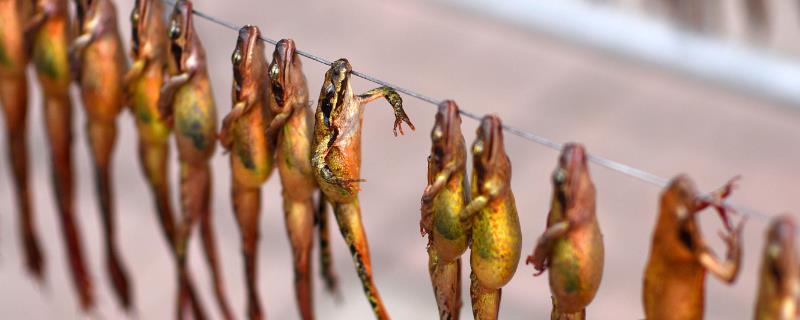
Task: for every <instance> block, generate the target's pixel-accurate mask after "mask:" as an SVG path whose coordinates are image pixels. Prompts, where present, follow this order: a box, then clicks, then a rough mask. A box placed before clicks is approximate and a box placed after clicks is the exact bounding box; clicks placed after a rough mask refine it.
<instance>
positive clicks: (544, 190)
mask: <svg viewBox="0 0 800 320" xmlns="http://www.w3.org/2000/svg"><path fill="white" fill-rule="evenodd" d="M117 2H118V8H119V10H120V14H119V15H120V20H121V23H120V25H121V27H122V30H123V34H124V37H125V38H126V39H127V38H128V33H129V23H128V19H127V17H128V13H129V12H130V9H131V7H132V1H117ZM196 8H198V9H201V10H204V11H206V12H209V13H213V14H214V15H216V16H219V17H222V18H224V19H227V20H230V21H236V22H237V23H239V24H244V23H253V24H257V25H259V26H260V27H261V28H262V30H263V32H264V33H265V34H266V35H268V36H270V37H274V38H279V37H291V38H294V39H295V41H296V42H297V45H298V47H299V48H300V49H303V50H308V51H311V52H315V53H317V54H319V55H320V56H323V57H327V58H329V59H335V58H338V57H347V58H348V59H350V61H351V63H352V64H353V66H354V68H355V69H357V70H359V71H363V72H367V73H370V74H373V75H376V76H378V77H380V78H383V79H387V80H390V81H392V82H394V83H396V84H398V85H401V86H404V87H408V88H412V89H415V90H419V91H421V92H423V93H425V94H428V95H431V96H434V97H437V98H442V99H443V98H453V99H455V100H457V101H458V102H460V105H461V106H462V107H463V108H465V109H468V110H471V111H474V112H478V113H490V112H494V113H498V114H499V115H501V116H502V117H503V118H504V119H505V120H506V123H508V124H510V125H514V126H517V127H520V128H524V129H526V130H530V131H533V132H536V133H538V134H541V135H543V136H546V137H549V138H552V139H555V140H557V141H562V142H565V141H580V142H582V143H584V144H586V145H587V148H588V150H589V151H590V152H594V153H596V154H598V155H602V156H606V157H608V158H611V159H615V160H618V161H621V162H624V163H628V164H632V165H635V166H638V167H640V168H642V169H645V170H648V171H651V172H654V173H656V174H659V175H661V176H667V177H669V176H673V175H675V174H677V173H681V172H685V173H688V174H690V175H691V176H692V177H693V178H694V179H695V180H696V181H697V183H698V185H699V186H700V187H701V188H703V189H704V190H710V189H712V188H716V187H717V186H719V185H721V184H722V183H724V182H725V181H726V180H727V179H728V178H730V177H731V176H733V175H736V174H742V175H743V177H744V180H743V181H742V184H741V188H740V189H739V190H738V191H737V192H736V193H735V195H734V196H733V201H734V202H737V203H741V204H746V205H748V206H750V207H755V208H759V209H761V210H762V212H765V213H768V214H771V215H772V214H775V213H778V212H781V211H786V210H794V211H795V214H797V212H798V207H800V205H799V203H798V191H799V190H800V188H799V187H798V186H797V181H799V180H800V169H798V168H799V167H798V164H799V163H800V147H798V143H800V142H798V141H800V125H798V122H799V121H800V111H798V110H800V109H797V108H795V107H793V106H786V105H774V104H772V103H770V102H768V101H763V100H759V99H757V98H751V97H749V96H746V95H744V94H742V93H737V92H731V91H728V90H725V89H722V88H718V87H716V86H714V85H711V84H708V83H703V82H699V81H697V80H694V79H687V78H685V77H682V76H679V75H675V74H672V73H670V72H665V71H663V70H659V69H655V68H653V67H650V66H646V65H641V64H637V63H631V62H628V61H623V60H620V59H617V58H615V57H613V56H608V55H604V54H599V53H595V52H591V51H587V50H585V49H583V48H579V47H574V46H572V45H570V44H567V43H563V42H561V41H558V40H554V39H551V38H548V37H545V36H542V35H539V34H536V33H530V32H527V31H524V30H520V29H516V28H514V27H510V26H506V25H504V24H503V23H501V22H497V21H493V20H489V19H486V18H482V17H480V16H475V15H471V14H465V13H462V12H459V11H454V10H452V9H448V8H445V7H440V6H437V5H434V4H431V3H429V2H426V1H419V0H415V1H367V0H339V1H335V2H333V1H325V2H318V1H306V0H303V1H281V2H277V1H270V2H264V1H255V0H236V1H211V0H198V1H196ZM196 27H197V28H198V32H199V33H200V34H201V35H202V38H203V41H204V43H205V46H206V48H207V50H208V58H209V63H210V73H211V75H212V78H213V79H212V83H213V85H214V89H215V94H216V98H217V102H218V110H219V114H220V118H221V117H222V116H223V115H224V114H225V113H226V112H227V110H229V108H230V102H229V101H230V98H229V92H230V91H229V90H230V89H229V86H230V81H231V71H230V70H231V68H230V62H229V61H230V60H229V57H230V53H231V51H232V49H233V46H234V44H235V37H236V33H235V32H232V31H229V30H226V29H223V28H221V27H218V26H215V25H212V24H210V23H208V22H206V21H203V20H199V19H198V21H197V23H196ZM126 43H127V42H126ZM304 62H305V70H306V74H307V76H308V79H309V85H310V90H311V92H312V96H313V97H314V98H316V93H317V92H318V90H319V87H320V85H321V79H322V74H323V73H324V71H325V68H324V67H323V66H322V65H320V64H317V63H314V62H311V61H308V60H307V59H306V60H304ZM354 87H355V88H356V90H357V91H365V90H368V89H370V88H372V87H374V85H373V84H371V83H368V82H366V81H363V80H360V79H356V80H354ZM38 94H39V92H38V90H33V93H32V96H33V98H32V101H31V106H32V107H31V113H30V119H29V124H30V137H29V144H30V146H31V159H32V160H31V161H32V165H31V171H32V179H33V185H34V187H35V189H34V193H35V195H34V198H35V209H36V214H37V219H38V223H39V229H40V232H41V235H42V237H43V240H44V249H45V250H46V253H47V259H48V260H47V264H48V265H47V282H46V284H44V285H37V284H36V283H34V282H32V281H31V280H30V279H29V278H28V277H27V276H26V275H25V273H24V271H23V270H22V268H21V260H20V251H19V243H18V242H17V232H16V230H15V225H16V216H15V205H14V202H13V198H12V195H11V183H10V181H9V179H8V164H7V161H6V158H5V157H3V158H2V160H0V167H2V168H0V177H2V178H0V180H1V181H2V183H0V315H2V316H1V317H2V318H5V319H20V318H24V319H52V318H64V319H73V318H79V317H80V313H79V312H78V308H77V306H76V301H75V299H74V295H73V291H72V287H71V282H69V280H68V277H67V274H66V270H67V269H66V265H65V259H64V253H63V250H62V248H63V247H62V244H61V240H60V239H61V235H60V232H59V230H58V228H57V225H56V213H55V208H54V203H53V197H52V191H51V188H50V187H49V184H50V179H49V178H50V176H49V175H50V171H49V168H48V165H47V163H48V160H47V159H48V152H47V148H46V144H45V141H44V138H43V134H42V133H43V128H42V126H41V123H42V120H41V112H40V111H41V106H40V100H39V98H38ZM75 96H76V97H77V95H75ZM404 98H406V97H404ZM75 110H76V115H77V117H76V120H75V132H76V139H75V151H74V154H75V163H76V170H77V171H78V175H77V176H78V177H79V179H78V188H77V195H78V199H77V200H78V201H77V204H78V209H79V210H78V213H79V215H80V226H81V229H82V231H83V242H84V244H85V247H86V249H87V251H88V256H89V257H90V258H91V270H92V274H93V276H94V279H95V286H96V288H97V292H98V294H99V299H98V300H99V304H100V307H99V312H98V314H99V315H102V316H103V317H104V318H106V319H117V318H121V317H123V316H124V314H122V313H120V311H119V309H118V308H117V306H116V303H115V301H114V300H113V298H112V296H111V295H110V290H109V284H108V282H107V281H106V276H105V274H102V273H101V271H102V268H101V266H102V264H101V261H102V260H101V259H102V256H101V252H102V251H101V236H100V234H99V223H98V212H97V209H96V208H97V207H96V203H95V200H94V192H93V189H92V184H91V180H90V177H91V173H90V172H91V171H90V170H91V168H90V161H89V159H88V157H87V156H88V152H87V149H86V146H85V136H84V134H83V131H82V129H81V128H82V126H83V119H84V117H83V112H82V111H79V110H81V109H80V104H79V103H77V99H76V109H75ZM406 110H407V111H408V113H409V116H410V117H411V119H412V120H413V121H414V124H415V125H416V126H417V128H418V129H417V131H416V132H414V133H412V134H410V135H407V136H404V137H399V138H393V137H392V134H391V125H392V116H391V112H390V111H389V108H388V106H387V105H386V104H385V103H383V102H379V103H374V104H372V105H370V106H369V107H367V111H366V120H365V134H364V141H363V143H364V156H363V177H364V178H366V179H368V180H369V182H368V183H365V184H364V185H363V188H364V190H363V192H362V196H361V199H362V208H363V217H364V221H365V224H366V229H367V233H368V235H369V240H370V243H369V244H370V247H371V249H372V257H373V267H374V271H375V278H376V281H377V283H378V286H379V288H380V290H381V293H382V295H383V298H384V300H385V302H386V305H387V307H388V309H389V311H390V313H391V314H392V315H393V317H394V318H396V319H430V318H435V317H436V311H435V310H436V307H435V303H434V300H433V295H432V292H431V289H430V285H429V281H428V275H427V267H426V264H427V256H426V253H425V240H424V239H423V238H421V237H420V236H419V232H418V219H419V211H418V206H419V196H420V194H421V192H422V189H423V188H424V186H425V172H426V171H425V159H426V157H427V154H428V152H429V147H430V146H429V135H428V134H429V130H430V128H431V125H432V121H433V114H434V109H433V108H432V106H431V105H429V104H426V103H423V102H420V101H417V100H414V99H412V98H406ZM132 121H133V120H132V118H131V115H130V114H129V113H127V112H126V113H124V114H122V115H121V117H120V120H119V123H120V125H121V128H122V129H121V131H120V132H121V133H120V139H119V144H118V147H117V152H116V157H115V167H114V169H115V171H114V177H115V179H116V180H115V187H116V200H117V203H116V205H117V211H118V216H119V221H118V227H119V229H120V234H119V236H120V245H121V249H122V251H123V252H124V260H125V261H126V262H127V264H128V265H129V267H130V268H131V271H132V277H133V279H134V285H135V287H134V289H135V293H136V303H137V312H136V314H135V315H136V316H138V317H139V318H142V319H166V318H170V317H171V316H172V312H173V296H174V293H175V287H174V283H175V279H174V276H173V264H172V261H171V259H170V258H169V255H168V254H167V249H166V246H165V243H164V241H163V239H162V237H161V234H160V233H159V231H158V229H157V225H156V223H157V222H156V218H155V213H154V212H153V207H152V204H151V197H150V194H149V191H148V190H147V189H146V188H145V184H144V181H143V177H142V175H141V174H140V169H139V165H138V163H137V160H136V155H135V150H136V148H135V141H136V138H135V132H134V130H133V126H132ZM475 127H476V123H475V122H474V121H472V120H469V119H465V120H464V125H463V130H464V132H465V135H466V139H467V140H468V141H470V142H471V141H472V140H473V138H474V130H475ZM506 148H507V150H508V153H509V156H510V157H511V160H512V162H513V165H514V176H513V181H512V187H513V190H514V192H515V194H516V197H517V207H518V208H519V214H520V220H521V223H522V229H523V235H524V238H523V257H524V255H526V254H528V253H529V252H530V250H531V249H532V246H533V243H534V241H535V240H536V238H537V237H538V235H539V234H540V233H541V231H542V230H543V229H544V222H545V216H546V213H547V210H548V206H549V203H548V201H549V197H550V186H549V182H548V181H549V175H550V172H551V170H552V169H553V167H554V166H555V163H556V159H557V158H556V157H557V154H556V153H554V152H553V151H551V150H549V149H545V148H543V147H540V146H538V145H534V144H532V143H530V142H528V141H524V140H522V139H519V138H517V137H513V136H510V135H507V136H506ZM174 168H175V166H173V169H174ZM214 170H215V185H214V201H213V205H214V214H215V220H216V227H217V236H218V239H219V244H218V245H219V247H220V249H221V254H222V262H223V269H224V271H225V279H226V283H227V292H228V294H229V296H230V299H231V302H232V304H233V307H234V308H235V311H236V313H237V316H239V317H241V316H243V315H244V287H243V274H242V266H241V259H240V255H239V237H238V230H237V227H236V225H235V223H234V220H233V215H232V212H231V204H230V200H229V196H228V194H229V188H230V184H229V170H228V164H227V159H226V157H225V156H223V155H222V153H221V151H219V150H218V152H217V156H216V157H215V158H214ZM173 172H174V170H173ZM592 173H593V178H594V181H595V184H596V185H597V188H598V215H599V217H600V222H601V224H602V227H603V230H604V234H605V239H606V240H605V241H606V253H607V257H606V266H605V268H606V272H605V275H604V281H603V284H602V286H601V288H600V291H599V293H598V295H597V298H596V299H595V301H594V303H593V304H592V305H591V306H590V307H589V310H588V311H589V318H590V319H640V318H642V317H643V315H642V311H641V306H640V305H641V303H640V290H641V282H642V281H641V277H642V275H641V273H642V270H643V267H644V264H645V261H646V257H647V253H648V247H649V240H650V239H649V237H650V231H651V229H652V227H653V223H654V219H655V218H654V217H655V214H656V209H657V199H658V194H659V190H658V189H657V188H655V187H652V186H649V185H645V184H643V183H641V182H639V181H637V180H634V179H632V178H629V177H626V176H622V175H620V174H618V173H614V172H610V171H609V170H606V169H604V168H599V167H595V166H593V167H592ZM174 177H175V174H174V173H173V180H175V179H174ZM263 190H264V191H263V194H264V208H263V210H262V211H263V218H262V223H261V224H262V232H263V237H262V242H261V247H260V254H261V256H260V275H261V278H260V284H259V285H260V289H261V293H262V295H263V303H264V307H265V309H266V311H267V314H268V316H269V317H271V318H272V319H295V318H297V311H296V307H295V304H294V300H293V289H292V276H291V256H290V251H289V246H288V242H287V240H286V235H285V231H284V230H283V217H282V210H281V208H280V186H279V180H278V178H277V174H276V175H274V176H273V177H272V178H271V179H270V181H269V182H268V183H267V184H266V186H265V188H264V189H263ZM703 217H704V218H703V228H704V231H705V234H707V235H708V236H709V239H710V240H711V243H712V245H714V247H715V248H716V249H717V250H718V251H722V250H723V248H722V247H721V242H720V241H718V239H716V237H714V234H715V233H716V232H715V231H716V229H718V228H719V227H720V225H719V223H718V222H717V219H716V218H715V215H714V214H712V213H710V212H709V213H708V214H704V215H703ZM764 226H765V223H764V222H763V221H759V220H755V219H753V220H752V221H750V222H749V224H748V226H747V228H746V231H745V234H746V247H745V261H746V263H745V266H744V269H743V270H742V273H741V277H740V279H739V281H738V282H737V283H736V284H735V285H734V286H732V287H727V286H723V285H721V284H720V283H719V282H717V281H716V280H714V279H709V281H708V299H707V310H708V312H707V315H708V317H707V318H708V319H743V318H748V317H750V314H751V312H752V305H753V301H754V294H755V290H756V282H757V279H756V273H757V268H758V267H757V266H758V261H759V256H760V251H761V246H762V244H763V241H762V238H763V230H764ZM196 238H197V237H196V236H195V240H196ZM333 244H334V251H335V260H336V268H337V270H338V272H339V274H340V278H341V284H342V290H343V293H344V299H343V301H342V302H341V303H335V302H334V300H333V299H332V298H331V297H329V296H327V295H326V294H325V293H324V292H322V291H321V290H317V292H316V293H315V299H316V312H317V315H318V318H320V319H369V318H370V317H371V313H370V309H369V307H368V304H367V302H366V300H365V298H364V296H363V294H362V293H361V286H360V284H359V283H358V279H357V277H356V276H355V272H354V271H353V267H352V263H351V260H350V258H349V254H348V252H347V248H346V246H345V245H344V243H343V241H342V240H341V237H340V236H339V235H338V233H336V232H334V233H333ZM192 254H193V255H192V257H191V264H192V266H193V267H194V269H195V273H196V279H197V283H198V286H199V287H200V289H201V290H202V292H203V300H204V301H205V303H206V305H207V308H206V309H207V311H209V313H211V314H212V315H214V316H217V315H218V313H217V309H216V307H215V305H214V304H212V300H211V295H210V288H209V286H208V284H209V283H208V281H207V279H208V278H207V277H206V268H205V265H204V263H203V260H201V256H200V255H199V243H197V242H195V243H193V245H192ZM317 270H318V268H317V267H316V266H315V273H316V271H317ZM467 270H468V269H465V273H466V272H467ZM532 272H533V269H532V267H530V266H525V265H524V264H521V265H520V267H519V269H518V270H517V274H516V277H515V278H514V279H513V280H512V281H511V282H510V283H509V284H508V285H507V286H506V288H505V290H504V294H503V303H502V311H501V318H502V319H543V318H546V316H547V314H548V313H549V310H550V300H549V296H548V288H547V280H546V279H547V278H546V277H544V276H543V277H539V278H534V277H532V276H531V274H532ZM465 280H466V279H465ZM464 284H465V287H466V284H467V281H465V282H464ZM315 285H316V288H317V289H319V288H321V287H320V286H321V283H320V282H319V281H318V280H317V282H316V284H315ZM464 301H465V305H464V307H463V309H462V315H463V318H464V319H471V312H470V306H469V302H468V301H469V300H468V296H467V294H466V292H464ZM215 318H216V317H215Z"/></svg>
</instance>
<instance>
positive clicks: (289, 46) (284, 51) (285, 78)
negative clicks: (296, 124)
mask: <svg viewBox="0 0 800 320" xmlns="http://www.w3.org/2000/svg"><path fill="white" fill-rule="evenodd" d="M294 53H295V46H294V41H292V40H291V39H282V40H280V41H278V44H276V45H275V56H274V57H273V59H274V60H275V61H277V64H278V68H279V70H280V71H279V73H278V74H279V76H280V78H278V79H275V80H274V81H272V92H273V95H274V96H275V101H276V102H277V103H278V105H279V106H283V105H284V104H285V103H286V100H288V98H289V92H288V91H287V90H285V89H286V86H288V85H289V84H290V83H291V74H290V73H291V71H292V65H293V64H294Z"/></svg>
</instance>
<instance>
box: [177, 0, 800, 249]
mask: <svg viewBox="0 0 800 320" xmlns="http://www.w3.org/2000/svg"><path fill="white" fill-rule="evenodd" d="M162 1H163V2H165V3H167V4H170V5H173V6H174V5H175V1H174V0H162ZM192 11H193V13H194V15H196V16H198V17H201V18H203V19H205V20H208V21H209V22H211V23H214V24H217V25H219V26H222V27H225V28H228V29H230V30H233V31H236V32H238V31H239V29H240V28H241V27H240V26H238V25H236V24H234V23H231V22H227V21H225V20H222V19H219V18H216V17H214V16H211V15H208V14H206V13H204V12H202V11H199V10H197V9H194V8H193V9H192ZM260 40H261V41H264V42H266V43H269V44H272V45H275V44H277V43H278V42H277V41H275V40H274V39H271V38H269V37H266V36H263V35H262V36H261V37H260ZM296 52H297V54H299V55H301V56H303V57H306V58H308V59H311V60H314V61H316V62H319V63H321V64H324V65H327V66H330V65H331V63H332V62H331V61H330V60H328V59H325V58H323V57H320V56H317V55H315V54H312V53H310V52H307V51H302V50H296ZM351 73H352V74H353V75H354V76H357V77H359V78H361V79H364V80H367V81H369V82H373V83H375V84H379V85H382V86H387V87H390V88H392V89H394V90H395V91H397V92H401V93H404V94H406V95H408V96H410V97H414V98H416V99H419V100H422V101H425V102H427V103H430V104H432V105H438V104H439V103H440V102H441V101H442V100H439V99H435V98H432V97H429V96H426V95H424V94H421V93H418V92H415V91H412V90H409V89H406V88H403V87H400V86H398V85H395V84H392V83H389V82H387V81H384V80H381V79H378V78H376V77H374V76H371V75H369V74H366V73H363V72H359V71H356V70H352V72H351ZM459 112H460V113H461V115H463V116H465V117H467V118H470V119H473V120H476V121H480V120H481V119H482V116H480V115H478V114H476V113H473V112H470V111H467V110H464V109H460V108H459ZM503 129H504V130H505V131H507V132H508V133H511V134H513V135H515V136H518V137H520V138H523V139H525V140H529V141H532V142H534V143H536V144H539V145H542V146H544V147H547V148H550V149H553V150H555V151H561V149H562V148H563V146H564V145H563V144H562V143H558V142H555V141H553V140H550V139H548V138H545V137H542V136H540V135H538V134H535V133H533V132H530V131H526V130H523V129H520V128H516V127H512V126H509V125H507V124H503ZM587 160H589V161H590V162H592V163H594V164H597V165H599V166H602V167H605V168H607V169H610V170H612V171H616V172H619V173H622V174H624V175H627V176H630V177H633V178H636V179H638V180H640V181H643V182H645V183H648V184H651V185H654V186H657V187H659V188H664V187H666V186H667V185H668V184H669V179H666V178H664V177H661V176H659V175H656V174H653V173H650V172H647V171H644V170H641V169H638V168H635V167H632V166H629V165H626V164H623V163H620V162H617V161H614V160H611V159H608V158H604V157H601V156H597V155H594V154H587ZM702 196H703V197H708V196H709V195H708V194H705V195H702ZM725 204H726V205H727V206H728V207H730V208H732V209H734V210H735V211H736V212H738V213H740V214H742V215H744V216H748V217H754V218H757V219H759V220H764V221H769V220H771V219H772V217H771V216H770V215H768V214H764V213H761V212H759V211H757V210H755V209H752V208H749V207H745V206H741V205H735V204H730V203H728V202H725ZM798 232H799V233H800V231H798Z"/></svg>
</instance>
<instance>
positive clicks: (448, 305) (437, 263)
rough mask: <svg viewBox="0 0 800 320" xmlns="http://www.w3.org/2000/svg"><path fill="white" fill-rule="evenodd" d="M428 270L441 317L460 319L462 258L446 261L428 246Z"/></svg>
mask: <svg viewBox="0 0 800 320" xmlns="http://www.w3.org/2000/svg"><path fill="white" fill-rule="evenodd" d="M428 272H429V273H430V276H431V283H432V284H433V294H434V296H435V297H436V304H437V306H438V307H439V319H441V320H445V319H448V320H449V319H459V316H460V310H461V258H459V259H455V260H454V261H444V260H442V259H441V258H440V257H439V254H438V252H437V251H436V248H435V247H434V246H428Z"/></svg>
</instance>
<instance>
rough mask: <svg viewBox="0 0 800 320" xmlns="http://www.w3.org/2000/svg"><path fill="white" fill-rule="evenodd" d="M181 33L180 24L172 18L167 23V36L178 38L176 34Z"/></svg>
mask: <svg viewBox="0 0 800 320" xmlns="http://www.w3.org/2000/svg"><path fill="white" fill-rule="evenodd" d="M180 35H181V26H180V25H179V24H178V21H177V20H172V22H171V23H170V25H169V38H170V39H173V40H174V39H178V36H180Z"/></svg>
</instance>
